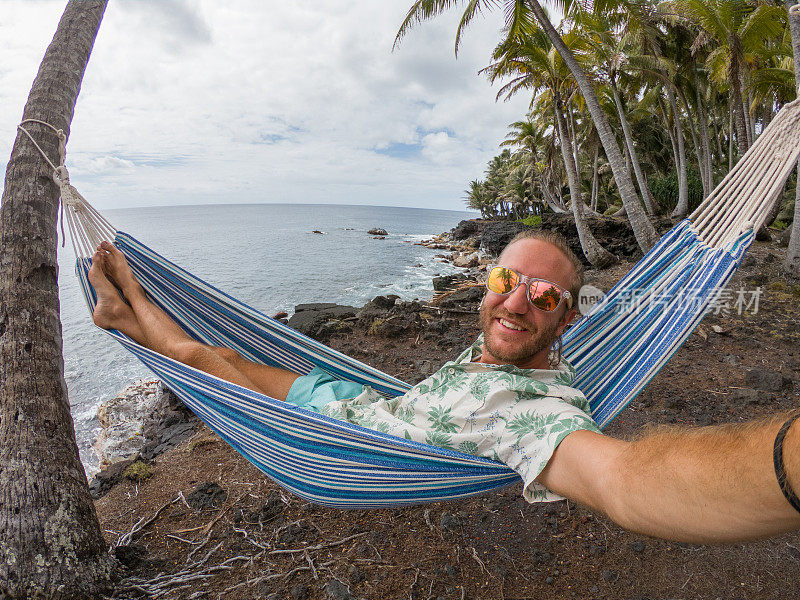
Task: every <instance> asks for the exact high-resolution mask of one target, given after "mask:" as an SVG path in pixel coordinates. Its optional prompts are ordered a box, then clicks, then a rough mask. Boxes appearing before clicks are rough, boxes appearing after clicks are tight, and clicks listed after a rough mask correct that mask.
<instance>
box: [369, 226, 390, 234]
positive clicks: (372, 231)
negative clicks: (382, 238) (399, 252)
mask: <svg viewBox="0 0 800 600" xmlns="http://www.w3.org/2000/svg"><path fill="white" fill-rule="evenodd" d="M367 233H368V234H369V235H389V234H388V233H386V230H385V229H383V228H381V227H373V228H372V229H370V230H369V231H368V232H367Z"/></svg>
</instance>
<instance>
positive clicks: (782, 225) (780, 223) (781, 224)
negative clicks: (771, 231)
mask: <svg viewBox="0 0 800 600" xmlns="http://www.w3.org/2000/svg"><path fill="white" fill-rule="evenodd" d="M772 227H774V228H775V229H780V230H781V231H783V230H784V229H786V227H788V224H787V223H784V222H783V221H781V220H780V219H775V220H774V221H773V222H772Z"/></svg>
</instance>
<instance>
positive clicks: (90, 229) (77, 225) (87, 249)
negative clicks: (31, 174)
mask: <svg viewBox="0 0 800 600" xmlns="http://www.w3.org/2000/svg"><path fill="white" fill-rule="evenodd" d="M26 123H38V124H40V125H44V126H45V127H49V128H50V129H52V130H53V131H54V132H55V134H56V135H57V136H58V165H57V166H56V165H55V164H53V161H51V160H50V158H48V156H47V154H46V153H45V151H44V150H42V148H41V146H39V144H37V143H36V140H35V139H34V138H33V136H32V135H31V134H30V132H29V131H28V130H27V129H25V128H24V127H23V125H24V124H26ZM17 129H19V130H20V131H21V132H22V133H24V134H25V135H26V136H28V139H30V141H31V143H32V144H33V145H34V147H35V148H36V149H37V150H38V151H39V154H41V155H42V158H44V160H45V161H46V162H47V164H48V165H49V166H50V168H51V169H52V170H53V171H52V173H51V175H50V176H51V177H52V178H53V181H54V182H55V184H56V185H57V186H58V189H59V197H60V199H61V218H62V221H61V231H62V237H63V231H64V222H63V219H64V215H66V217H67V227H68V229H69V236H70V239H71V240H72V248H73V250H74V251H75V257H76V258H88V257H90V256H92V255H93V254H94V251H95V248H97V246H99V245H100V242H102V241H103V240H111V239H114V232H115V231H116V230H115V229H114V226H113V225H111V223H109V222H108V221H107V220H106V219H105V218H104V217H103V216H102V215H101V214H100V213H99V212H97V210H95V208H94V207H93V206H92V205H91V204H89V203H88V202H87V201H86V198H84V197H83V196H81V194H80V192H79V191H78V190H77V189H76V188H75V186H73V185H72V184H71V183H70V181H69V171H67V167H66V166H65V165H64V163H65V160H66V156H67V149H66V145H67V136H66V135H65V134H64V131H63V130H62V129H56V128H55V127H54V126H52V125H51V124H50V123H46V122H45V121H40V120H38V119H25V120H24V121H22V123H20V124H19V125H17Z"/></svg>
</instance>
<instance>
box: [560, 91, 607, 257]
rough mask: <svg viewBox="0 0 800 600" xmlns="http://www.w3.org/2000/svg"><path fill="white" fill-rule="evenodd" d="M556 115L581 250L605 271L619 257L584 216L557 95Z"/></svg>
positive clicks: (565, 124)
mask: <svg viewBox="0 0 800 600" xmlns="http://www.w3.org/2000/svg"><path fill="white" fill-rule="evenodd" d="M553 104H554V105H555V106H554V110H555V113H556V125H557V127H558V135H559V137H560V138H561V155H562V157H563V158H564V168H565V169H566V172H567V181H568V183H569V203H570V205H571V206H572V216H573V217H574V218H575V229H577V230H578V239H579V240H580V242H581V249H582V250H583V254H584V256H586V260H588V261H589V262H590V263H591V264H592V266H593V267H596V268H598V269H603V268H605V267H608V266H610V265H612V264H614V263H615V262H617V257H616V256H614V255H613V254H611V253H610V252H609V251H608V250H606V249H605V248H603V246H601V245H600V242H598V241H597V239H596V238H595V237H594V235H593V234H592V231H591V230H590V229H589V225H588V224H587V223H586V219H585V217H584V214H583V199H582V198H581V184H580V177H579V175H578V170H577V165H576V164H575V162H574V155H573V153H572V142H571V140H570V138H569V132H568V131H567V123H566V119H565V118H564V114H563V112H562V111H563V104H562V102H561V99H560V98H559V96H558V92H556V93H555V102H554V103H553Z"/></svg>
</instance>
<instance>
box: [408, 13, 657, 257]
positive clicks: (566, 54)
mask: <svg viewBox="0 0 800 600" xmlns="http://www.w3.org/2000/svg"><path fill="white" fill-rule="evenodd" d="M457 4H462V3H460V2H458V1H457V0H417V1H416V2H414V4H413V5H412V6H411V8H410V9H409V11H408V13H407V14H406V18H405V19H404V21H403V23H402V25H401V26H400V29H399V30H398V32H397V36H396V38H395V44H397V43H399V40H400V39H401V38H402V37H403V36H404V35H405V34H406V33H407V32H408V31H409V30H410V29H411V27H413V26H414V25H415V24H417V23H421V22H422V21H425V20H427V19H430V18H433V17H435V16H436V15H439V14H441V13H442V12H444V11H445V10H448V9H450V8H453V7H454V6H456V5H457ZM498 4H501V2H498V1H497V0H467V1H466V5H465V8H464V11H463V13H462V16H461V20H460V21H459V25H458V29H457V31H456V50H457V49H458V46H459V44H460V41H461V36H462V33H463V31H464V29H465V28H466V26H467V25H468V24H469V23H470V22H471V21H472V19H473V18H475V16H476V15H477V14H478V13H480V12H481V11H483V10H487V9H491V8H494V7H496V6H497V5H498ZM559 4H561V5H563V6H564V7H565V8H566V9H567V10H569V9H570V8H571V7H572V6H574V5H575V4H576V3H574V2H573V1H571V0H563V2H559ZM502 5H503V6H504V7H505V12H506V20H507V27H506V33H507V36H509V37H510V36H513V35H514V34H515V33H516V32H517V30H518V28H519V27H523V26H525V25H526V24H530V22H531V16H532V17H533V18H534V19H535V20H536V21H537V22H538V23H539V26H540V28H541V30H542V31H543V32H544V34H545V35H546V36H547V38H548V39H549V40H550V43H551V44H552V45H553V47H554V48H556V50H557V52H558V53H559V54H560V55H561V57H562V58H563V60H564V62H565V64H566V65H567V67H568V68H569V71H570V72H571V73H572V76H573V77H574V78H575V81H576V83H577V86H578V88H579V89H580V93H581V95H582V96H583V97H584V99H585V101H586V104H587V108H588V110H589V113H590V114H591V116H592V119H593V120H594V122H595V126H596V127H597V131H598V134H599V136H600V140H601V142H602V144H603V148H604V149H605V152H606V156H607V158H608V161H609V164H610V165H611V169H612V171H613V173H614V180H615V182H616V184H617V187H618V189H619V193H620V196H621V198H622V202H623V205H624V206H625V208H626V212H627V215H628V219H629V221H630V223H631V227H632V228H633V232H634V235H635V236H636V240H637V242H638V244H639V246H640V248H641V249H642V250H643V251H647V250H649V249H650V248H651V247H652V246H653V245H654V244H655V243H656V241H657V240H658V235H657V234H656V231H655V228H654V227H653V224H652V223H651V222H650V220H649V219H648V217H647V215H646V213H645V211H644V208H643V207H642V205H641V202H640V200H639V197H638V195H637V194H636V189H635V188H634V185H633V181H632V180H631V178H630V175H629V174H628V172H627V170H626V169H625V159H624V157H623V155H622V152H621V151H620V148H619V145H618V144H617V140H616V137H615V135H614V131H613V130H612V129H611V126H610V125H609V123H608V119H607V118H606V116H605V113H604V112H603V109H602V107H601V106H600V103H599V102H598V100H597V97H596V95H595V91H594V87H593V85H592V83H591V82H590V81H589V78H588V77H587V75H586V72H585V71H584V69H583V68H582V67H581V65H580V63H579V62H578V60H577V59H576V58H575V56H574V55H573V54H572V52H571V51H570V49H569V48H568V47H567V45H566V44H564V41H563V40H562V39H561V36H560V35H559V33H558V31H557V30H556V29H555V27H554V26H553V24H552V22H551V21H550V18H549V16H548V14H547V12H546V11H545V10H544V8H543V7H542V5H541V4H540V3H539V2H538V1H537V0H503V2H502Z"/></svg>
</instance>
